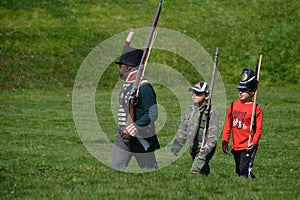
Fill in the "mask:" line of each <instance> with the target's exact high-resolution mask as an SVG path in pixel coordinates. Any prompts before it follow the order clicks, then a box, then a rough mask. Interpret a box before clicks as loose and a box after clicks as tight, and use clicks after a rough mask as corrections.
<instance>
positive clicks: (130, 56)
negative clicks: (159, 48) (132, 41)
mask: <svg viewBox="0 0 300 200" xmlns="http://www.w3.org/2000/svg"><path fill="white" fill-rule="evenodd" d="M143 53H144V51H143V50H141V49H136V48H133V47H130V46H125V47H124V50H123V52H122V55H121V59H120V61H117V62H115V63H116V64H118V65H121V64H124V65H129V66H133V67H137V66H139V65H140V62H141V59H142V56H143Z"/></svg>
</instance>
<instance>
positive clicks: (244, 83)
mask: <svg viewBox="0 0 300 200" xmlns="http://www.w3.org/2000/svg"><path fill="white" fill-rule="evenodd" d="M237 89H251V90H252V91H256V89H257V80H256V75H255V72H254V71H253V70H252V69H248V68H245V69H243V71H242V75H241V80H240V85H238V86H237Z"/></svg>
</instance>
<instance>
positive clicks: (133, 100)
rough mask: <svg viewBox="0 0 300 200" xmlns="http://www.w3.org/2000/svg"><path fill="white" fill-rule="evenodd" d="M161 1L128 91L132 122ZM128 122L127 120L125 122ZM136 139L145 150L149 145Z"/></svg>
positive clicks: (140, 139) (141, 139) (161, 0)
mask: <svg viewBox="0 0 300 200" xmlns="http://www.w3.org/2000/svg"><path fill="white" fill-rule="evenodd" d="M162 2H163V0H160V1H159V3H158V6H157V9H156V13H155V15H154V19H153V22H152V26H151V29H150V32H149V35H148V39H147V42H146V45H145V48H144V52H143V55H142V58H141V62H140V64H139V68H138V72H137V75H136V78H135V81H134V84H133V87H132V90H131V93H130V97H129V114H130V121H131V122H134V121H135V114H134V106H135V105H136V103H137V99H138V92H139V88H140V84H141V80H142V79H143V76H144V72H145V69H146V66H147V62H148V58H149V55H150V51H151V48H152V45H153V41H154V39H155V36H156V32H155V29H156V26H157V22H158V19H159V16H160V12H161V9H162ZM127 123H128V122H127ZM138 140H139V141H140V143H141V144H142V145H143V147H144V148H145V150H147V149H148V148H149V146H150V144H149V143H148V142H147V141H146V140H145V139H143V138H140V137H138Z"/></svg>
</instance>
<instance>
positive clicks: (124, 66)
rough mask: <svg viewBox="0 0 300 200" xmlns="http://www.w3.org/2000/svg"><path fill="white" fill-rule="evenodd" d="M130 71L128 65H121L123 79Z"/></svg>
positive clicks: (120, 72) (120, 71) (120, 70)
mask: <svg viewBox="0 0 300 200" xmlns="http://www.w3.org/2000/svg"><path fill="white" fill-rule="evenodd" d="M128 70H129V66H127V65H124V64H120V65H119V76H120V77H121V78H122V77H123V75H124V74H125V73H126V72H128Z"/></svg>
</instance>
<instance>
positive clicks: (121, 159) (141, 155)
mask: <svg viewBox="0 0 300 200" xmlns="http://www.w3.org/2000/svg"><path fill="white" fill-rule="evenodd" d="M132 157H135V159H136V161H137V163H138V165H139V167H140V168H149V169H157V162H156V158H155V154H154V152H146V151H145V149H144V148H143V146H142V145H141V144H140V143H139V141H138V140H137V139H136V138H133V139H130V140H128V139H123V138H122V137H121V135H120V134H118V135H117V137H116V139H115V142H114V146H113V151H112V168H113V169H119V168H123V167H127V166H128V164H129V162H130V160H131V158H132Z"/></svg>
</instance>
